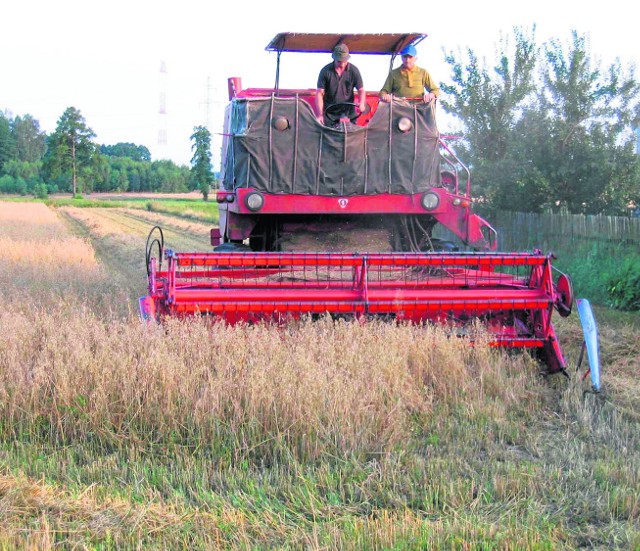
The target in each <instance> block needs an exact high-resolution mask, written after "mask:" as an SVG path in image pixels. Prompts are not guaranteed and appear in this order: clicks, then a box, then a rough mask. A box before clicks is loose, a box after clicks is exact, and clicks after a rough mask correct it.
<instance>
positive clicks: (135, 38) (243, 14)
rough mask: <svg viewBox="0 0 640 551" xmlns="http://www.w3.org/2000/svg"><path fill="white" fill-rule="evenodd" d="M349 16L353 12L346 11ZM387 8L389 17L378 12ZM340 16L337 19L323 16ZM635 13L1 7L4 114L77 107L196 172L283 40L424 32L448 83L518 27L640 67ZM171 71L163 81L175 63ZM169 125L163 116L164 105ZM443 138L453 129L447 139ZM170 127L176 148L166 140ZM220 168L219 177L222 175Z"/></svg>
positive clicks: (193, 0) (299, 73)
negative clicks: (235, 99)
mask: <svg viewBox="0 0 640 551" xmlns="http://www.w3.org/2000/svg"><path fill="white" fill-rule="evenodd" d="M341 5H342V6H344V7H342V8H340V7H339V6H341ZM374 5H375V6H379V7H374ZM323 9H327V10H329V11H326V12H324V13H321V10H323ZM629 9H630V4H629V3H627V2H624V3H623V2H621V1H619V0H612V1H609V2H607V3H604V4H602V5H598V4H595V3H585V2H577V1H567V0H564V1H563V0H554V1H551V0H538V1H536V2H518V1H517V0H515V1H506V0H505V1H503V0H493V1H487V2H479V1H468V0H459V1H453V2H439V3H428V2H407V3H406V4H405V5H402V4H400V3H398V2H391V3H386V5H383V4H382V3H377V2H376V3H375V4H374V3H371V2H345V3H344V4H340V3H335V2H322V3H320V4H314V3H309V2H298V1H291V0H278V1H277V2H267V1H262V2H253V1H249V2H247V1H244V2H235V3H234V2H216V3H215V4H214V3H213V2H212V1H204V0H182V1H179V2H178V1H175V0H174V1H171V2H167V1H164V0H156V1H150V0H128V1H124V0H110V1H108V2H101V3H99V4H98V3H96V2H91V1H87V0H84V1H79V0H7V2H4V3H3V6H2V7H0V21H1V22H2V24H1V25H0V110H2V111H4V110H8V111H9V112H10V113H11V114H12V115H13V116H16V115H25V114H30V115H32V116H33V117H34V118H36V119H37V120H39V121H40V126H41V129H42V130H44V131H46V132H52V131H53V130H55V127H56V123H57V121H58V119H59V118H60V116H61V115H62V113H63V112H64V110H65V109H66V108H67V107H70V106H73V107H76V108H77V109H79V110H80V112H81V113H82V115H83V116H84V117H85V120H86V122H87V124H88V125H89V126H90V127H91V128H92V129H93V131H94V132H95V133H96V135H97V137H96V141H97V142H98V143H104V144H115V143H118V142H133V143H136V144H140V145H145V146H146V147H148V148H149V150H150V151H151V153H152V158H153V159H154V160H155V159H161V158H168V159H172V160H173V161H175V162H177V163H180V164H189V161H190V158H191V142H190V140H189V136H190V135H191V133H192V132H193V127H194V126H196V125H207V126H208V127H209V129H210V130H211V132H212V133H214V137H215V139H214V145H213V150H214V151H213V153H214V161H215V163H216V164H217V163H218V162H219V146H218V145H217V144H218V138H217V137H216V136H215V133H218V132H221V131H222V128H221V126H222V112H223V109H224V105H225V104H226V102H227V101H228V96H227V78H228V77H231V76H237V77H241V79H242V83H243V86H244V87H247V88H248V87H258V88H260V87H272V86H273V83H274V80H275V67H276V55H275V54H274V53H269V52H266V51H265V50H264V48H265V46H266V45H267V44H268V43H269V41H270V40H271V39H272V38H273V37H274V36H275V35H276V34H277V33H279V32H285V31H289V32H419V33H425V34H427V35H429V36H428V37H427V38H426V39H425V40H424V41H423V42H422V43H421V44H420V45H419V46H418V65H420V66H423V67H425V68H427V69H428V70H429V71H430V72H431V73H432V76H433V77H434V78H435V79H436V80H437V81H439V82H441V81H447V80H448V79H449V77H450V72H449V68H448V66H447V65H446V64H445V63H444V59H443V58H444V54H443V51H447V52H449V51H454V52H455V51H457V50H458V48H463V49H466V48H467V47H470V48H472V49H473V50H474V51H475V52H476V53H477V54H479V55H481V56H482V55H485V56H487V58H488V59H489V60H491V61H493V59H494V57H493V52H494V50H495V46H496V44H497V43H498V41H499V38H500V33H501V32H502V33H503V34H507V35H509V34H511V30H512V29H513V27H515V26H519V27H524V28H527V29H530V28H531V26H532V25H533V24H534V23H535V24H536V35H535V36H536V39H537V42H538V44H543V43H544V42H545V41H546V40H548V39H549V38H558V39H560V40H562V41H563V42H565V43H568V42H569V41H570V38H571V31H572V30H576V31H578V33H580V34H584V35H586V36H587V38H588V39H589V40H590V48H591V53H592V54H593V55H594V56H595V57H596V58H597V59H599V60H601V61H602V62H603V63H605V64H609V63H611V62H613V61H614V59H615V58H616V57H619V58H620V60H621V61H622V62H623V64H624V65H627V64H630V63H636V64H637V63H638V61H639V60H640V51H639V50H640V49H639V48H638V46H637V40H638V39H637V30H636V29H637V26H638V23H637V19H636V18H635V16H633V15H632V14H631V13H627V10H629ZM330 61H331V58H330V56H329V55H327V54H313V55H306V54H296V53H290V54H286V53H285V54H283V55H282V65H281V75H280V84H281V86H283V87H294V88H314V87H315V84H316V78H317V74H318V71H319V70H320V68H321V67H322V66H323V65H325V64H326V63H329V62H330ZM163 62H164V66H165V68H166V73H165V74H162V73H161V72H160V68H161V65H162V63H163ZM352 62H354V63H355V64H356V65H357V66H358V67H359V68H360V69H361V72H362V74H363V78H364V83H365V88H367V89H368V90H378V89H379V88H380V87H381V86H382V84H383V82H384V79H385V76H386V72H387V69H388V58H375V59H372V58H371V56H369V57H367V58H363V56H353V58H352ZM161 94H164V96H165V106H166V115H160V114H159V110H160V103H161V100H160V96H161ZM440 126H441V130H445V129H444V128H442V124H441V125H440ZM163 128H164V129H166V134H167V143H166V145H160V144H159V143H158V134H159V131H160V130H161V129H163ZM216 168H217V166H216Z"/></svg>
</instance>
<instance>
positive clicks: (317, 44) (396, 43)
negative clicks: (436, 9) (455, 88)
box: [265, 33, 427, 89]
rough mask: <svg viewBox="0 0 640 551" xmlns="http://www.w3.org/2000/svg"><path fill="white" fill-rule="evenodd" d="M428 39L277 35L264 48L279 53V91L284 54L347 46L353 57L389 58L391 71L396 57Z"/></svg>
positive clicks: (419, 35)
mask: <svg viewBox="0 0 640 551" xmlns="http://www.w3.org/2000/svg"><path fill="white" fill-rule="evenodd" d="M426 37H427V35H426V34H423V33H377V34H373V33H354V34H339V33H278V34H277V35H276V36H275V37H274V38H273V40H271V42H269V44H268V45H267V47H266V48H265V49H266V50H267V51H269V52H277V54H278V61H277V68H276V89H278V88H279V75H280V55H281V54H282V52H303V53H304V52H306V53H329V54H330V53H332V52H333V49H334V48H335V47H336V46H337V45H338V44H346V45H347V46H348V47H349V53H351V54H369V55H388V56H391V60H390V61H389V71H391V69H392V68H393V61H394V60H395V58H396V56H397V55H399V54H400V52H401V51H402V50H403V49H404V48H405V47H407V46H416V45H417V44H419V43H420V42H422V41H423V40H424V39H425V38H426Z"/></svg>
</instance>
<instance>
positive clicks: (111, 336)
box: [0, 202, 640, 549]
mask: <svg viewBox="0 0 640 551" xmlns="http://www.w3.org/2000/svg"><path fill="white" fill-rule="evenodd" d="M156 224H160V225H162V226H163V228H164V229H165V237H166V240H167V242H168V244H169V245H170V246H171V247H172V248H175V249H176V250H208V249H209V248H210V247H209V244H208V230H209V227H210V226H209V224H207V223H204V222H202V223H201V222H197V221H194V220H187V219H184V218H180V217H177V216H169V215H166V214H158V213H153V212H146V211H142V210H135V211H134V210H129V209H113V208H111V209H103V208H95V209H78V208H72V207H64V208H59V209H55V210H54V209H51V208H48V207H46V206H44V205H42V204H35V203H34V204H31V203H3V202H0V301H1V304H2V308H1V309H0V548H1V549H14V548H33V549H52V548H54V547H55V548H81V549H82V548H89V549H93V548H100V549H131V548H158V549H182V548H189V549H212V548H213V549H215V548H220V549H228V548H237V549H245V548H274V547H275V548H291V549H299V548H301V549H425V548H443V547H444V548H452V549H558V548H567V549H573V548H575V547H579V546H585V547H595V548H603V549H605V548H607V549H610V548H621V549H633V548H638V547H640V528H639V524H640V431H639V428H640V400H639V397H640V383H639V382H638V373H639V367H640V339H639V337H638V327H639V326H640V323H639V321H638V319H637V316H622V315H620V314H618V313H615V314H614V313H611V312H608V311H606V310H604V309H599V310H598V312H597V315H598V318H599V320H600V331H601V337H602V356H603V358H602V359H603V364H604V370H605V372H604V384H605V389H606V390H605V395H604V396H598V397H596V396H593V395H591V394H586V395H585V394H583V391H584V390H585V389H587V388H588V384H587V383H586V382H583V381H581V378H580V376H579V374H578V375H576V374H574V373H572V377H571V379H570V380H566V379H565V378H563V377H551V378H547V379H543V378H542V377H541V376H540V375H539V367H538V366H537V365H536V364H535V363H534V362H533V361H532V360H531V359H530V358H528V357H527V356H526V355H509V356H508V355H506V354H504V353H503V352H501V351H496V350H493V349H489V348H488V347H485V346H482V345H477V346H474V347H469V346H467V345H466V343H465V342H464V340H461V339H447V338H446V337H445V336H444V335H442V334H441V333H440V332H439V331H438V330H437V329H432V328H417V327H409V326H393V325H389V324H382V323H369V324H366V325H359V324H354V323H347V322H332V321H330V320H322V321H320V322H315V323H306V322H300V323H298V324H296V325H294V326H290V327H288V328H286V329H280V330H277V329H274V328H269V327H265V326H260V325H257V326H252V327H226V326H224V325H221V324H211V323H210V322H208V321H207V320H200V319H198V320H191V321H188V322H177V321H172V322H169V323H167V324H166V325H163V326H157V325H144V324H142V323H140V321H139V319H138V317H137V311H136V308H137V298H138V297H139V296H141V295H143V294H145V290H146V281H145V266H144V244H145V240H146V237H147V234H148V232H149V230H150V229H151V227H153V226H154V225H156ZM576 318H577V316H573V317H572V318H568V319H567V320H561V323H559V324H558V325H559V327H558V329H559V334H560V338H561V339H562V341H563V344H564V348H565V352H566V354H567V356H568V357H569V360H570V363H571V365H575V364H576V360H577V357H578V352H579V341H580V329H579V327H578V325H577V323H578V322H577V319H576Z"/></svg>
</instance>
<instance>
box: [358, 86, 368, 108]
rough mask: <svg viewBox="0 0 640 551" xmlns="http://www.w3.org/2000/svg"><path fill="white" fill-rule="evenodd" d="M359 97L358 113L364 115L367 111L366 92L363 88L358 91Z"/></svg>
mask: <svg viewBox="0 0 640 551" xmlns="http://www.w3.org/2000/svg"><path fill="white" fill-rule="evenodd" d="M358 95H359V97H360V112H361V113H364V112H365V111H366V110H367V91H366V90H365V89H364V88H360V89H359V90H358Z"/></svg>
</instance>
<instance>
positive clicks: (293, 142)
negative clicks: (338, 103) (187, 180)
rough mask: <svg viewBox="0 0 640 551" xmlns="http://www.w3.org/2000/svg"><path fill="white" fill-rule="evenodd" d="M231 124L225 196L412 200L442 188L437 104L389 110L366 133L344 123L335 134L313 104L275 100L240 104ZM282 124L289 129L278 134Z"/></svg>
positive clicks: (384, 106)
mask: <svg viewBox="0 0 640 551" xmlns="http://www.w3.org/2000/svg"><path fill="white" fill-rule="evenodd" d="M227 117H228V122H227V128H226V132H227V133H228V139H227V140H225V141H226V154H225V153H224V152H223V154H225V167H224V176H223V185H224V188H225V189H235V188H238V187H251V188H254V189H256V190H258V191H263V192H267V193H278V194H290V193H292V194H302V195H312V194H313V195H372V194H378V193H404V194H408V193H417V192H421V191H426V190H428V189H429V188H431V187H434V186H436V185H438V182H439V154H438V129H437V127H436V122H435V106H434V104H433V102H431V103H427V104H424V103H421V102H418V103H413V102H411V103H410V102H406V101H402V100H394V102H393V103H390V104H389V103H383V102H381V103H380V104H379V105H378V108H377V110H376V112H375V114H374V115H373V117H372V118H371V120H370V121H369V124H368V125H367V126H364V127H361V126H356V125H354V124H351V123H343V124H342V125H341V127H339V128H329V127H327V126H324V125H322V124H320V123H319V122H318V121H317V120H316V117H315V114H314V112H313V110H312V109H311V106H310V105H309V104H308V103H307V102H306V101H305V100H303V99H300V98H283V97H275V96H273V97H267V98H237V99H234V100H233V101H232V103H231V105H230V111H228V112H227ZM282 118H284V119H286V121H288V122H287V123H285V125H286V128H285V129H284V130H278V128H277V127H276V126H280V127H282V123H283V122H284V121H283V120H282ZM278 119H280V121H279V123H280V124H276V123H278ZM402 119H406V120H404V121H403V123H404V124H402V125H400V126H402V127H403V128H404V129H405V131H404V132H403V131H401V130H400V128H399V124H398V123H399V122H400V121H401V120H402ZM407 121H408V122H410V123H411V124H409V125H407V124H406V123H407ZM407 126H408V127H409V129H408V130H407V129H406V127H407Z"/></svg>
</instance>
